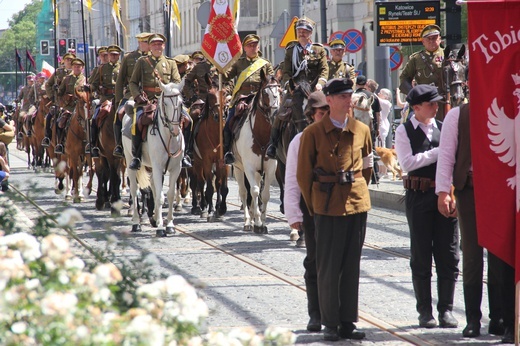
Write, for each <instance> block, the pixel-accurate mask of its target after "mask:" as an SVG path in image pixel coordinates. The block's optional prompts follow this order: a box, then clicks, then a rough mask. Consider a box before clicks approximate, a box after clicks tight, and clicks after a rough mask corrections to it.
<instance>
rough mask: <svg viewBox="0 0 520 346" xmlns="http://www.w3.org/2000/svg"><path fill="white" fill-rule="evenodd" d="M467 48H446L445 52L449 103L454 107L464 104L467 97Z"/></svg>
mask: <svg viewBox="0 0 520 346" xmlns="http://www.w3.org/2000/svg"><path fill="white" fill-rule="evenodd" d="M465 53H466V46H465V45H456V46H455V47H453V48H452V47H450V46H448V47H446V49H445V50H444V57H445V59H444V76H445V82H446V91H447V92H448V93H449V100H448V101H449V102H450V105H451V106H452V107H455V106H458V105H460V104H462V103H463V102H464V99H465V97H466V85H465V81H466V78H465V70H466V66H467V63H466V57H465Z"/></svg>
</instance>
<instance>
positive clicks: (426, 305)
mask: <svg viewBox="0 0 520 346" xmlns="http://www.w3.org/2000/svg"><path fill="white" fill-rule="evenodd" d="M413 290H414V292H415V299H416V301H417V305H416V307H417V312H418V313H419V327H423V328H435V327H436V326H437V321H436V320H435V319H434V318H433V315H432V287H431V282H430V280H429V279H428V280H418V279H414V280H413Z"/></svg>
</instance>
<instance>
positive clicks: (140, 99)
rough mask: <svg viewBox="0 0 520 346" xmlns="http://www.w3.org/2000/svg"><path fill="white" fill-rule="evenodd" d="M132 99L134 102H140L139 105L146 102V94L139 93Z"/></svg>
mask: <svg viewBox="0 0 520 346" xmlns="http://www.w3.org/2000/svg"><path fill="white" fill-rule="evenodd" d="M134 101H135V103H137V104H140V105H142V104H147V103H148V97H147V96H146V94H144V93H141V94H139V95H137V96H136V97H135V98H134Z"/></svg>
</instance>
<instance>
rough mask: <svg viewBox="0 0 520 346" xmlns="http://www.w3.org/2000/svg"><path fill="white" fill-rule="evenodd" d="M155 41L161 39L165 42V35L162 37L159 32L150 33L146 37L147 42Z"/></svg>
mask: <svg viewBox="0 0 520 346" xmlns="http://www.w3.org/2000/svg"><path fill="white" fill-rule="evenodd" d="M155 41H161V42H163V43H164V42H166V37H164V35H161V34H152V35H150V36H149V37H148V43H152V42H155Z"/></svg>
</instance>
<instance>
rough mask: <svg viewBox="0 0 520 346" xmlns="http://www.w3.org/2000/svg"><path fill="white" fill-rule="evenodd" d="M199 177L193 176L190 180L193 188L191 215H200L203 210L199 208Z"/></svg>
mask: <svg viewBox="0 0 520 346" xmlns="http://www.w3.org/2000/svg"><path fill="white" fill-rule="evenodd" d="M197 179H198V177H197V176H196V175H193V176H192V177H191V179H190V188H191V194H192V196H191V215H200V213H201V210H200V206H199V193H198V192H199V189H198V182H197Z"/></svg>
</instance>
